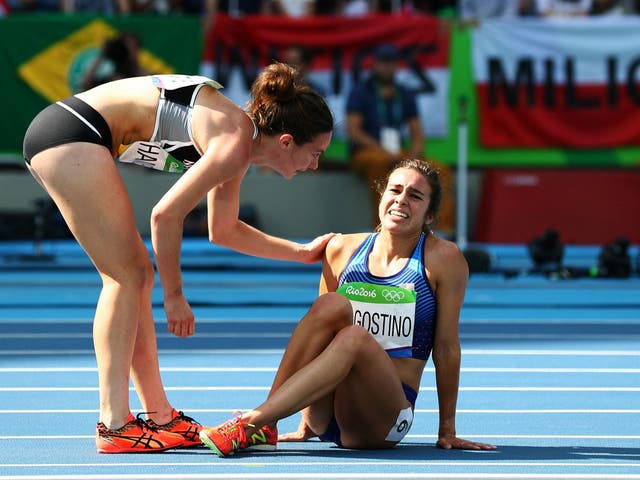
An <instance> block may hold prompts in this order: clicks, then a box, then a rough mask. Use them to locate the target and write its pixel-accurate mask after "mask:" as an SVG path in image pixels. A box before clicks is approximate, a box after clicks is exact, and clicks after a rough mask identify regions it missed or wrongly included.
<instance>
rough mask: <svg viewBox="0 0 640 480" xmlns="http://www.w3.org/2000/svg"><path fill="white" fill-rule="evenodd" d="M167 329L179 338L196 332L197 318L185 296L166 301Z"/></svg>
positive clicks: (170, 298) (177, 296)
mask: <svg viewBox="0 0 640 480" xmlns="http://www.w3.org/2000/svg"><path fill="white" fill-rule="evenodd" d="M164 311H165V313H166V315H167V329H168V330H169V332H171V333H173V334H174V335H175V336H177V337H188V336H190V335H193V334H194V332H195V323H196V322H195V318H194V316H193V311H192V310H191V306H190V305H189V302H187V299H186V298H185V297H184V295H176V296H172V297H169V298H165V299H164Z"/></svg>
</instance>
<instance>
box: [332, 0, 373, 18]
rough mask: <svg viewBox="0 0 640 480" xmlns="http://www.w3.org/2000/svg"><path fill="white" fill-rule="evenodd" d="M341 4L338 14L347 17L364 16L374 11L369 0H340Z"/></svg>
mask: <svg viewBox="0 0 640 480" xmlns="http://www.w3.org/2000/svg"><path fill="white" fill-rule="evenodd" d="M341 3H342V5H340V6H339V12H340V14H341V15H345V16H347V17H359V16H364V15H368V14H370V13H373V12H374V11H375V6H374V5H372V3H373V2H372V1H370V0H342V2H341Z"/></svg>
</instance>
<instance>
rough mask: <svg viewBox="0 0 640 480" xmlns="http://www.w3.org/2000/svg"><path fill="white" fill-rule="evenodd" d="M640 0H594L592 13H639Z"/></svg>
mask: <svg viewBox="0 0 640 480" xmlns="http://www.w3.org/2000/svg"><path fill="white" fill-rule="evenodd" d="M638 12H640V0H593V6H592V7H591V14H592V15H637V14H638Z"/></svg>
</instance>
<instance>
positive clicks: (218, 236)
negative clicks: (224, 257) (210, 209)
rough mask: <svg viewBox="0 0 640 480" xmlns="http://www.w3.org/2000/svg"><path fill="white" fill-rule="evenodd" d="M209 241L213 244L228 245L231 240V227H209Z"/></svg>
mask: <svg viewBox="0 0 640 480" xmlns="http://www.w3.org/2000/svg"><path fill="white" fill-rule="evenodd" d="M209 242H210V243H212V244H213V245H220V246H222V247H228V246H229V245H230V244H231V243H232V241H231V229H230V228H226V227H213V228H211V227H210V228H209Z"/></svg>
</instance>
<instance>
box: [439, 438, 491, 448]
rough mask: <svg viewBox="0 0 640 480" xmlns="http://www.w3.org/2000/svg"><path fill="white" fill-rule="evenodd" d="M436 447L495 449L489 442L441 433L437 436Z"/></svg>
mask: <svg viewBox="0 0 640 480" xmlns="http://www.w3.org/2000/svg"><path fill="white" fill-rule="evenodd" d="M436 447H438V448H444V449H445V450H451V449H456V450H495V449H496V446H495V445H491V444H489V443H480V442H472V441H471V440H465V439H464V438H458V437H456V436H455V435H443V436H440V437H438V441H437V442H436Z"/></svg>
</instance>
